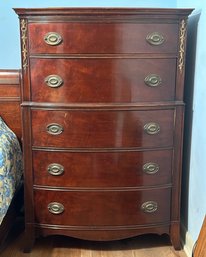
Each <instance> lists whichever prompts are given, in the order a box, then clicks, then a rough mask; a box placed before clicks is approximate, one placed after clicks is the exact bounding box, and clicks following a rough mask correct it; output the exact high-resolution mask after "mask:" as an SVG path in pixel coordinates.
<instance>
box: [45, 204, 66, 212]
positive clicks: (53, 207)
mask: <svg viewBox="0 0 206 257" xmlns="http://www.w3.org/2000/svg"><path fill="white" fill-rule="evenodd" d="M48 210H49V212H51V213H52V214H61V213H62V212H63V211H64V205H63V204H61V203H58V202H52V203H49V204H48Z"/></svg>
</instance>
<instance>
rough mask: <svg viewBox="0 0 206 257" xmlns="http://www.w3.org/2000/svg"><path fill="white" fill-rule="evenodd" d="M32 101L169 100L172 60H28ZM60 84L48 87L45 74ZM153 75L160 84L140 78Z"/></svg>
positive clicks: (172, 82)
mask: <svg viewBox="0 0 206 257" xmlns="http://www.w3.org/2000/svg"><path fill="white" fill-rule="evenodd" d="M30 65H31V69H32V74H31V85H32V101H35V102H53V103H55V102H57V103H58V102H62V103H67V102H71V103H78V102H79V103H81V102H87V103H98V102H103V103H104V102H110V103H112V102H114V103H115V102H117V103H118V102H123V103H124V102H127V103H130V102H131V103H134V102H144V101H145V102H147V101H170V100H174V96H175V72H176V61H175V59H155V58H154V59H142V58H140V59H131V58H126V59H114V58H112V59H111V58H110V59H102V58H95V59H89V58H86V59H81V58H79V59H62V58H59V59H36V58H35V59H31V61H30ZM53 74H54V75H58V76H60V77H61V78H62V80H63V84H62V85H61V86H60V87H57V88H51V87H49V86H48V85H47V84H46V83H45V79H46V77H47V76H49V75H53ZM151 74H156V75H159V76H160V78H161V83H160V85H157V86H148V85H147V84H146V83H145V82H144V80H145V78H146V77H147V76H148V75H151Z"/></svg>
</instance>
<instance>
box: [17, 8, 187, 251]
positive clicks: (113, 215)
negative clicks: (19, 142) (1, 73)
mask: <svg viewBox="0 0 206 257" xmlns="http://www.w3.org/2000/svg"><path fill="white" fill-rule="evenodd" d="M15 11H16V12H17V14H18V15H19V17H20V37H21V49H22V110H23V127H24V129H23V147H24V167H25V174H24V175H25V176H24V179H25V180H24V181H25V220H26V222H25V235H26V236H25V247H24V251H25V252H29V251H31V249H32V246H33V244H34V241H35V238H36V237H37V236H38V235H42V236H47V235H53V234H59V235H67V236H72V237H77V238H80V239H86V240H99V241H107V240H117V239H123V238H129V237H133V236H137V235H140V234H144V233H156V234H164V233H167V234H169V235H170V238H171V241H172V244H173V245H174V248H175V249H180V246H181V245H180V191H181V190H180V186H181V183H180V182H181V159H182V134H183V117H184V102H183V92H184V85H183V83H184V69H185V47H186V27H187V17H188V15H189V14H190V13H191V11H192V10H191V9H144V8H142V9H141V8H140V9H139V8H137V9H134V8H131V9H123V8H117V9H115V8H111V9H110V8H48V9H47V8H44V9H15Z"/></svg>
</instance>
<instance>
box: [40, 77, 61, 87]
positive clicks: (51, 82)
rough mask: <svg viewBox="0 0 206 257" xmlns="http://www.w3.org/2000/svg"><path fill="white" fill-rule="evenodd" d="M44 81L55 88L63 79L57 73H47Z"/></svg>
mask: <svg viewBox="0 0 206 257" xmlns="http://www.w3.org/2000/svg"><path fill="white" fill-rule="evenodd" d="M44 82H45V83H46V84H47V86H49V87H52V88H56V87H60V86H61V85H62V84H63V82H64V81H63V79H62V78H61V77H60V76H58V75H49V76H47V77H46V78H45V80H44Z"/></svg>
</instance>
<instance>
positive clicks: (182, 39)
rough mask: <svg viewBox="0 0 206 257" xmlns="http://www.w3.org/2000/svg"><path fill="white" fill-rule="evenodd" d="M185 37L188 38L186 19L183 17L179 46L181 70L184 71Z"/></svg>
mask: <svg viewBox="0 0 206 257" xmlns="http://www.w3.org/2000/svg"><path fill="white" fill-rule="evenodd" d="M185 39H186V21H185V20H184V19H183V20H182V21H181V25H180V38H179V40H180V46H179V64H178V67H179V71H180V73H182V71H183V68H184V60H185Z"/></svg>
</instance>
